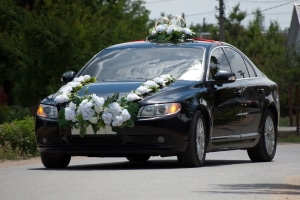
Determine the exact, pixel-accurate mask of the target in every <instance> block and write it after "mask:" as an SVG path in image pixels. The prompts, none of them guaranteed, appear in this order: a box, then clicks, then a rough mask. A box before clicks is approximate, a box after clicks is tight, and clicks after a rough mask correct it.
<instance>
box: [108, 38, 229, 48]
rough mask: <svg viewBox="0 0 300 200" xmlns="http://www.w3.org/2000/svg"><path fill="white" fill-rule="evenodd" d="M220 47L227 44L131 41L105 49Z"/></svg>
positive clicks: (206, 41)
mask: <svg viewBox="0 0 300 200" xmlns="http://www.w3.org/2000/svg"><path fill="white" fill-rule="evenodd" d="M220 45H228V44H227V43H224V42H220V41H215V40H205V39H193V40H188V41H185V42H181V43H157V42H150V41H145V40H143V41H132V42H126V43H121V44H116V45H113V46H110V47H108V48H106V49H110V50H112V49H124V48H159V47H166V46H178V47H191V48H199V47H202V48H206V49H210V48H212V47H215V46H220Z"/></svg>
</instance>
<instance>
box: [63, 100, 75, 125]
mask: <svg viewBox="0 0 300 200" xmlns="http://www.w3.org/2000/svg"><path fill="white" fill-rule="evenodd" d="M65 119H66V120H68V121H72V122H76V121H77V120H76V104H74V103H73V102H70V104H69V105H68V106H67V107H66V108H65Z"/></svg>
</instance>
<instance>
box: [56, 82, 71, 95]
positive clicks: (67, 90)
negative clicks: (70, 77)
mask: <svg viewBox="0 0 300 200" xmlns="http://www.w3.org/2000/svg"><path fill="white" fill-rule="evenodd" d="M72 90H73V87H72V86H71V85H68V84H67V85H65V86H63V87H62V88H61V89H60V91H59V92H61V93H66V94H70V93H71V92H72Z"/></svg>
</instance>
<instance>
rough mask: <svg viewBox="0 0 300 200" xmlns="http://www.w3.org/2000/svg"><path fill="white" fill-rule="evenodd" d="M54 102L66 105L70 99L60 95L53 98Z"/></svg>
mask: <svg viewBox="0 0 300 200" xmlns="http://www.w3.org/2000/svg"><path fill="white" fill-rule="evenodd" d="M54 101H56V102H57V103H66V102H68V101H70V98H69V97H68V95H66V94H60V95H58V96H56V97H55V99H54Z"/></svg>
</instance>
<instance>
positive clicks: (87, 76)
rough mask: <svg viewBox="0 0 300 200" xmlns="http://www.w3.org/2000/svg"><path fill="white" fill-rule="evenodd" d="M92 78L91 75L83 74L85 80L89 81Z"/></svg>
mask: <svg viewBox="0 0 300 200" xmlns="http://www.w3.org/2000/svg"><path fill="white" fill-rule="evenodd" d="M90 79H91V76H90V75H84V76H83V80H84V81H89V80H90Z"/></svg>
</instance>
